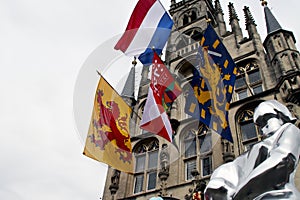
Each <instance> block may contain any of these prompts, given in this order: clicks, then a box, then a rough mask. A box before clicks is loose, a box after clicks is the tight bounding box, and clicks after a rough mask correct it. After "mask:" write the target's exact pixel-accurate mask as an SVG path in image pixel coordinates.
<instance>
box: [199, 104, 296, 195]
mask: <svg viewBox="0 0 300 200" xmlns="http://www.w3.org/2000/svg"><path fill="white" fill-rule="evenodd" d="M253 120H254V122H255V124H256V125H257V126H258V127H259V128H260V129H261V132H262V134H263V136H264V137H265V139H264V140H263V141H261V142H259V143H257V144H255V145H253V146H252V148H251V149H250V151H247V152H245V153H244V154H242V155H240V156H239V157H237V158H236V159H235V160H234V161H233V162H230V163H226V164H224V165H221V166H220V167H219V168H217V169H216V170H215V171H214V172H213V174H212V176H211V179H210V182H209V183H208V185H207V187H206V189H205V195H206V197H207V198H206V199H218V200H219V199H220V200H221V199H236V200H244V199H255V200H259V199H300V193H299V191H298V190H297V189H296V187H295V185H294V176H295V172H296V168H297V165H298V161H299V155H300V130H299V129H298V128H297V127H296V126H295V125H294V123H295V121H296V118H294V117H292V115H291V113H290V112H289V110H288V109H287V107H285V106H284V105H282V104H281V103H279V102H278V101H276V100H269V101H265V102H262V103H261V104H259V106H258V107H257V108H256V109H255V111H254V117H253Z"/></svg>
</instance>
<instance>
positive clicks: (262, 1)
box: [260, 0, 268, 7]
mask: <svg viewBox="0 0 300 200" xmlns="http://www.w3.org/2000/svg"><path fill="white" fill-rule="evenodd" d="M260 1H261V5H262V6H264V7H265V6H267V5H268V2H267V1H265V0H260Z"/></svg>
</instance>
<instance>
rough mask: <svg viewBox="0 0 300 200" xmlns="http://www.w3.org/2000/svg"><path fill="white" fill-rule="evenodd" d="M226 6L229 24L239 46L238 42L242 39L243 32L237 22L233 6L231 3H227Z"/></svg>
mask: <svg viewBox="0 0 300 200" xmlns="http://www.w3.org/2000/svg"><path fill="white" fill-rule="evenodd" d="M228 8H229V24H230V25H231V29H232V33H233V34H234V35H235V40H236V44H237V46H238V47H239V42H240V41H241V40H242V39H243V32H242V29H241V27H240V24H239V18H238V16H237V13H236V12H235V9H234V7H233V3H229V5H228Z"/></svg>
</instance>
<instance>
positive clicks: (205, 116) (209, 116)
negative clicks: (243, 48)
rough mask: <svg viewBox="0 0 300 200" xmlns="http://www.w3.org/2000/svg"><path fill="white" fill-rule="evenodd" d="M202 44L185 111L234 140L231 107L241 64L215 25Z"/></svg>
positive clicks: (204, 37) (224, 136) (208, 28)
mask: <svg viewBox="0 0 300 200" xmlns="http://www.w3.org/2000/svg"><path fill="white" fill-rule="evenodd" d="M200 45H201V46H200V48H199V50H198V66H196V67H195V70H194V72H193V75H194V76H193V79H192V81H191V82H190V83H191V87H192V91H190V92H189V94H188V96H187V98H186V106H185V112H186V113H187V114H189V115H191V116H192V117H195V118H198V119H199V120H200V121H201V122H202V123H204V124H205V125H207V126H208V127H210V128H211V129H212V130H214V131H216V132H217V133H218V134H220V135H221V136H222V137H223V138H225V139H227V140H228V141H230V142H233V139H232V135H231V131H230V127H229V122H228V110H229V105H230V101H231V98H232V92H233V88H234V83H235V77H236V74H237V67H236V65H235V63H234V61H233V60H232V58H231V56H230V54H229V53H228V51H227V49H226V47H225V46H224V44H223V43H222V42H221V40H220V38H219V37H218V35H217V33H216V32H215V31H214V29H213V27H212V26H211V25H208V27H207V29H206V30H205V32H204V34H203V38H202V40H201V43H200Z"/></svg>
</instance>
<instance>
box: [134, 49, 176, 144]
mask: <svg viewBox="0 0 300 200" xmlns="http://www.w3.org/2000/svg"><path fill="white" fill-rule="evenodd" d="M180 94H181V88H180V87H179V86H178V84H177V83H176V81H175V79H174V78H173V76H172V75H171V73H170V71H169V70H168V68H167V67H166V66H165V65H164V64H163V62H162V61H161V59H160V58H159V56H158V55H157V54H156V52H154V57H153V64H152V75H151V82H150V86H149V91H148V97H147V101H146V104H145V107H144V112H143V116H142V120H141V123H140V127H141V128H142V129H144V130H146V131H149V132H151V133H155V134H157V135H159V136H161V137H163V138H165V139H166V140H168V141H169V142H172V133H173V130H172V127H171V123H170V120H169V116H168V115H167V112H166V110H165V108H169V106H170V104H171V102H173V101H174V100H175V99H176V98H177V96H179V95H180Z"/></svg>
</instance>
